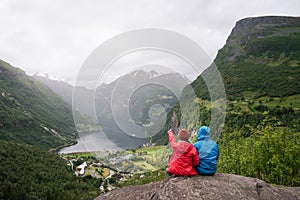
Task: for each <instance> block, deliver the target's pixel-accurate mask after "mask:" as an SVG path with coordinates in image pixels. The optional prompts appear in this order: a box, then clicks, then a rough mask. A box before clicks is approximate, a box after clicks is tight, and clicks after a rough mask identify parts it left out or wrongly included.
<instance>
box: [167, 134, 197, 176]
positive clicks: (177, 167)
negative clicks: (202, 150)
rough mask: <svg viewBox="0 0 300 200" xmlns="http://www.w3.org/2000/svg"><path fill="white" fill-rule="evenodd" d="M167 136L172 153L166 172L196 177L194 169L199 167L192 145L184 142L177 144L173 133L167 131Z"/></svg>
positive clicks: (195, 151)
mask: <svg viewBox="0 0 300 200" xmlns="http://www.w3.org/2000/svg"><path fill="white" fill-rule="evenodd" d="M168 134H169V141H170V145H171V147H172V149H173V151H174V152H173V155H172V157H171V158H170V161H169V166H168V171H169V172H170V173H172V174H174V175H179V176H195V175H197V171H196V169H195V167H196V166H197V165H199V163H200V159H199V156H198V153H197V150H196V148H195V147H194V145H192V144H191V143H189V142H186V141H179V142H177V141H176V139H175V137H174V133H173V131H168Z"/></svg>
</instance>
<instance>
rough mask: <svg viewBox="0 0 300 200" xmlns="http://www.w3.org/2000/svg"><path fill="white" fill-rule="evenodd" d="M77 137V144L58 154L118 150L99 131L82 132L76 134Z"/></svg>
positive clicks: (62, 149)
mask: <svg viewBox="0 0 300 200" xmlns="http://www.w3.org/2000/svg"><path fill="white" fill-rule="evenodd" d="M78 135H79V138H78V139H77V144H75V145H72V146H68V147H64V148H61V149H59V150H58V153H75V152H92V151H106V150H109V151H112V150H118V147H116V146H115V145H114V144H113V143H111V142H110V141H109V140H108V139H107V138H106V136H105V135H104V134H103V132H101V131H99V132H83V133H78Z"/></svg>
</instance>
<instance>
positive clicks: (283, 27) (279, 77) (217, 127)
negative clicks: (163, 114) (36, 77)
mask: <svg viewBox="0 0 300 200" xmlns="http://www.w3.org/2000/svg"><path fill="white" fill-rule="evenodd" d="M214 63H215V65H213V64H212V65H211V66H209V67H208V68H207V69H206V70H205V71H204V72H203V73H202V74H201V75H200V76H199V77H198V78H197V79H196V80H195V81H194V82H193V83H192V84H191V85H190V86H192V88H193V89H194V91H195V93H196V96H197V97H196V98H193V97H192V96H190V94H189V93H188V92H186V90H184V91H183V94H182V97H183V98H188V99H191V98H193V101H194V102H197V103H198V107H199V110H200V114H197V112H196V111H195V109H194V107H191V106H190V107H189V109H188V110H183V109H181V107H180V105H179V104H176V106H175V107H174V108H173V109H172V110H171V111H170V113H169V115H168V117H167V123H166V124H165V126H164V127H163V128H162V130H161V131H160V132H159V133H158V134H156V135H155V136H154V137H153V138H152V141H153V142H155V143H156V144H167V143H168V138H167V135H166V133H167V130H168V129H170V128H173V129H175V131H176V130H177V129H179V128H187V129H188V130H189V131H190V132H192V133H193V132H195V133H197V130H198V129H199V127H200V126H201V125H208V126H210V128H211V137H212V139H214V140H216V141H217V142H218V144H219V147H220V152H221V156H220V160H219V168H218V169H219V171H220V172H223V173H234V174H238V175H243V176H251V177H257V178H259V179H262V180H264V181H266V182H268V183H273V184H278V185H288V186H299V185H300V181H299V180H300V173H299V172H300V158H299V156H298V154H299V151H300V146H299V143H300V85H299V83H300V18H299V17H280V16H278V17H273V16H271V17H256V18H246V19H242V20H240V21H238V22H237V23H236V26H235V27H234V28H233V30H232V32H231V34H230V36H229V37H228V39H227V41H226V44H225V46H224V47H223V48H222V49H221V50H219V52H218V55H217V57H216V59H215V60H214ZM215 66H217V68H216V67H215ZM216 69H218V70H219V72H220V74H221V76H222V78H223V82H224V85H225V89H226V96H227V99H225V98H224V97H222V98H223V99H218V101H211V100H210V95H209V92H208V89H207V86H206V83H205V81H204V79H203V77H205V78H207V77H214V76H215V74H216ZM211 86H213V87H211V88H210V89H211V91H212V92H214V94H218V93H217V92H216V91H217V90H218V89H219V88H218V87H214V86H215V85H214V84H211ZM220 98H221V96H220ZM220 102H221V103H220ZM222 103H223V104H222ZM221 106H226V109H222V107H221ZM212 113H214V114H215V115H214V116H213V115H212ZM224 115H226V118H225V121H222V116H224ZM182 116H186V118H183V117H182ZM196 138H197V135H193V136H192V138H191V141H192V142H195V141H196V140H197V139H196Z"/></svg>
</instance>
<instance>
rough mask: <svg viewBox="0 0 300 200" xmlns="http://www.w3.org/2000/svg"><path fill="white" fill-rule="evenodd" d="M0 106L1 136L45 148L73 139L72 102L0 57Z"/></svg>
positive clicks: (69, 141)
mask: <svg viewBox="0 0 300 200" xmlns="http://www.w3.org/2000/svg"><path fill="white" fill-rule="evenodd" d="M0 108H1V109H0V133H1V134H0V139H2V140H7V141H16V142H19V143H26V144H31V145H34V146H38V147H41V148H43V149H50V148H53V147H57V146H60V145H64V144H67V143H71V142H72V141H74V138H75V132H76V129H75V126H74V122H73V118H72V112H71V108H70V106H69V105H67V104H66V103H64V102H63V101H62V99H60V98H59V97H57V96H56V95H55V94H54V93H53V92H52V91H51V90H50V89H49V88H47V87H46V86H44V85H42V84H41V83H39V82H38V81H36V80H35V79H33V78H31V77H28V76H27V75H26V74H25V73H24V72H23V71H22V70H20V69H18V68H14V67H12V66H10V65H9V64H8V63H5V62H3V61H1V60H0ZM44 127H46V128H48V130H46V129H45V128H44ZM50 129H53V130H55V131H56V132H57V133H56V132H55V131H49V130H50Z"/></svg>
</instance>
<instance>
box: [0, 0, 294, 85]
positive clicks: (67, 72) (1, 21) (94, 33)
mask: <svg viewBox="0 0 300 200" xmlns="http://www.w3.org/2000/svg"><path fill="white" fill-rule="evenodd" d="M265 15H286V16H300V1H299V0H285V1H283V0H264V1H262V0H248V1H242V0H228V1H224V0H205V1H204V0H185V1H183V0H168V1H167V0H106V1H104V0H85V1H83V0H78V1H74V0H59V1H58V0H57V1H53V0H51V1H50V0H26V1H24V0H0V59H2V60H4V61H6V62H9V63H10V64H12V65H13V66H16V67H19V68H21V69H23V70H24V71H26V72H27V73H28V74H34V73H37V72H45V73H48V74H51V75H52V76H55V77H56V78H60V79H64V80H66V81H73V80H74V79H75V78H76V76H77V74H78V72H79V69H80V68H81V66H82V64H83V63H84V62H85V60H86V59H87V57H88V55H89V54H90V53H91V52H92V51H93V50H94V49H95V48H97V47H98V46H99V45H100V44H101V43H102V42H104V41H106V40H108V39H109V38H111V37H113V36H115V35H117V34H120V33H122V32H124V31H130V30H133V29H140V28H149V27H150V28H162V29H169V30H173V31H176V32H178V33H181V34H183V35H186V36H187V37H189V38H191V39H192V40H194V41H195V42H197V43H198V44H199V45H200V46H201V47H202V48H203V49H204V50H205V51H206V52H207V54H208V55H209V56H210V57H211V58H212V59H213V58H215V56H216V54H217V51H218V49H220V48H221V47H222V46H223V45H224V44H225V41H226V39H227V37H228V35H229V34H230V32H231V29H232V28H233V27H234V25H235V23H236V21H238V20H240V19H242V18H246V17H255V16H265Z"/></svg>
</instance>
